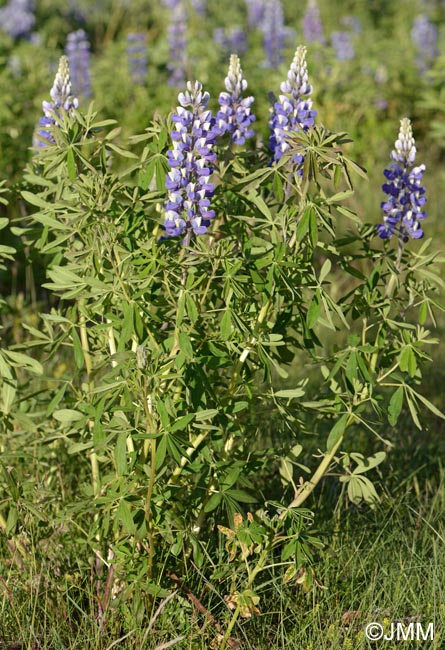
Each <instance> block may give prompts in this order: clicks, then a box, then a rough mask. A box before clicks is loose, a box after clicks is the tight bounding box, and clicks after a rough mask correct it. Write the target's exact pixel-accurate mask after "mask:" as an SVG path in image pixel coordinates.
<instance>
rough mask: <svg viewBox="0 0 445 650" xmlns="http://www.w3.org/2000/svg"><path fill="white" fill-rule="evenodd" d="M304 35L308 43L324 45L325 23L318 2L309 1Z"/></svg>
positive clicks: (304, 18) (315, 0)
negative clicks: (322, 20)
mask: <svg viewBox="0 0 445 650" xmlns="http://www.w3.org/2000/svg"><path fill="white" fill-rule="evenodd" d="M303 34H304V40H305V41H306V42H307V43H324V42H325V38H324V33H323V23H322V22H321V16H320V9H319V8H318V4H317V0H309V2H308V4H307V8H306V13H305V14H304V16H303Z"/></svg>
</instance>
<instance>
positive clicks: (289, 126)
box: [269, 45, 317, 173]
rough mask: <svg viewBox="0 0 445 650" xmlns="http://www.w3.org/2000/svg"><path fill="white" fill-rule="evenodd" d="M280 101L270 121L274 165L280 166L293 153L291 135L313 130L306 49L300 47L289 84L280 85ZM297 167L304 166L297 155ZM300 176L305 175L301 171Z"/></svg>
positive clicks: (289, 73) (288, 75)
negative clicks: (281, 161) (284, 156)
mask: <svg viewBox="0 0 445 650" xmlns="http://www.w3.org/2000/svg"><path fill="white" fill-rule="evenodd" d="M281 92H282V93H284V94H283V95H280V96H279V101H277V102H275V105H274V108H273V112H272V115H271V118H270V121H269V127H270V129H271V135H270V140H269V143H270V148H271V149H272V153H273V161H274V162H278V161H279V160H280V159H281V158H282V156H283V154H284V153H286V151H288V150H289V149H290V146H291V145H290V143H289V134H290V133H291V132H292V131H299V130H300V129H303V130H304V131H307V129H309V128H310V127H312V126H314V120H315V116H316V114H317V111H315V110H313V109H312V99H311V98H310V95H311V93H312V86H311V85H310V83H309V75H308V71H307V63H306V48H305V47H304V46H303V45H299V46H298V48H297V51H296V52H295V56H294V60H293V61H292V64H291V67H290V69H289V72H288V73H287V80H286V81H284V82H283V83H282V84H281ZM293 161H294V163H296V164H297V165H300V166H301V164H302V163H303V161H304V158H303V156H300V155H298V154H295V155H294V156H293ZM299 172H301V173H302V170H301V167H300V170H299Z"/></svg>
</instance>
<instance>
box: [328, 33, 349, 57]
mask: <svg viewBox="0 0 445 650" xmlns="http://www.w3.org/2000/svg"><path fill="white" fill-rule="evenodd" d="M331 44H332V47H333V48H334V50H335V58H336V59H337V61H350V60H352V59H353V58H354V57H355V49H354V43H353V42H352V36H351V34H350V32H346V31H340V32H332V34H331Z"/></svg>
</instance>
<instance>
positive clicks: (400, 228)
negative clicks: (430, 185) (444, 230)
mask: <svg viewBox="0 0 445 650" xmlns="http://www.w3.org/2000/svg"><path fill="white" fill-rule="evenodd" d="M391 159H392V160H393V162H392V163H391V165H390V167H389V169H385V171H384V175H385V178H386V179H387V182H386V183H384V184H383V185H382V189H383V191H384V192H385V194H386V195H387V199H386V201H383V202H382V204H381V207H382V208H383V212H384V216H383V222H384V223H383V224H379V225H378V226H377V232H378V235H379V236H380V237H381V238H382V239H389V238H390V237H391V235H392V234H393V233H394V231H397V233H398V236H399V240H400V241H403V242H407V241H408V239H409V238H410V237H412V238H413V239H420V238H421V237H423V230H422V228H421V227H420V222H421V221H422V220H423V219H425V217H426V212H425V211H424V209H423V208H424V205H425V203H426V197H425V188H424V187H423V185H422V178H423V174H424V172H425V165H420V166H418V167H414V161H415V159H416V146H415V142H414V138H413V132H412V128H411V122H410V120H409V119H408V118H407V117H404V118H403V119H402V120H400V132H399V137H398V139H397V140H396V144H395V148H394V150H393V151H392V152H391Z"/></svg>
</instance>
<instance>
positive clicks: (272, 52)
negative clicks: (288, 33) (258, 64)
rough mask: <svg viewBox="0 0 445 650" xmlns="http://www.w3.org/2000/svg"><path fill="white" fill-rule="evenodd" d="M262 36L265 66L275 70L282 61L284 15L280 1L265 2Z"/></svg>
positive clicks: (270, 0) (268, 0) (269, 0)
mask: <svg viewBox="0 0 445 650" xmlns="http://www.w3.org/2000/svg"><path fill="white" fill-rule="evenodd" d="M262 30H263V34H264V51H265V54H266V61H265V65H266V67H268V68H277V67H278V66H279V65H280V63H282V61H283V50H284V44H285V43H284V41H285V27H284V14H283V6H282V4H281V0H267V2H266V3H265V7H264V18H263V22H262Z"/></svg>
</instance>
